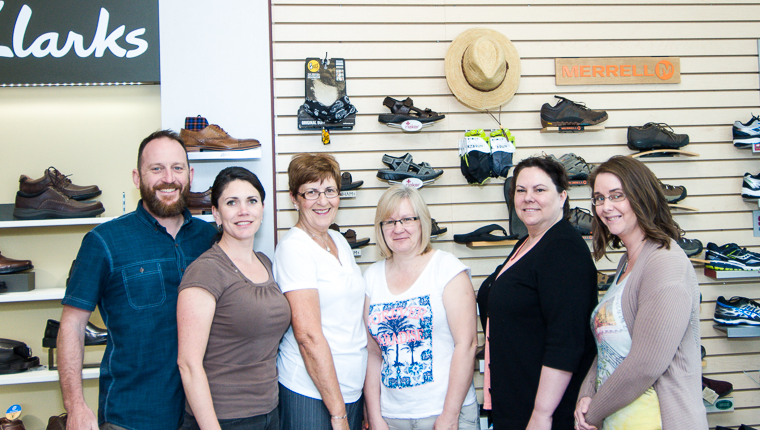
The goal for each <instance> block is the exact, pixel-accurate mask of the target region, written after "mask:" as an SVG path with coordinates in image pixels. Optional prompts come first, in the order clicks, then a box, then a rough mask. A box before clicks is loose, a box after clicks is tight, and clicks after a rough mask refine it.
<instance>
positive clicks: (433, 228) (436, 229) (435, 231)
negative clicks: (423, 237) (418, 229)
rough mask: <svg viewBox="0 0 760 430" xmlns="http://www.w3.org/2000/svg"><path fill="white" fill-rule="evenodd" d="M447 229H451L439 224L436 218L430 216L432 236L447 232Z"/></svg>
mask: <svg viewBox="0 0 760 430" xmlns="http://www.w3.org/2000/svg"><path fill="white" fill-rule="evenodd" d="M447 231H449V229H448V228H446V227H439V226H438V223H437V222H435V218H430V237H438V235H441V234H443V233H446V232H447Z"/></svg>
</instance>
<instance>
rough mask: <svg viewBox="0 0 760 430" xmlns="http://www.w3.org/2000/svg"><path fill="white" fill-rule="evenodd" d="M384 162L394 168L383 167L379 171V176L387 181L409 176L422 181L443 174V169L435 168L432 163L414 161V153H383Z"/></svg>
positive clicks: (399, 179) (430, 179)
mask: <svg viewBox="0 0 760 430" xmlns="http://www.w3.org/2000/svg"><path fill="white" fill-rule="evenodd" d="M383 163H385V164H386V165H387V166H388V167H390V168H391V169H393V170H387V169H381V170H378V171H377V177H378V178H380V179H384V180H386V181H403V180H404V179H407V178H417V179H419V180H421V181H432V180H433V179H435V178H437V177H439V176H441V175H443V170H436V169H433V167H432V166H430V164H428V163H425V162H422V163H420V164H416V163H414V162H412V154H410V153H408V152H407V153H406V154H405V155H404V156H403V157H393V156H390V155H387V154H386V155H383Z"/></svg>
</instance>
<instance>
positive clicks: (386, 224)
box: [380, 216, 420, 230]
mask: <svg viewBox="0 0 760 430" xmlns="http://www.w3.org/2000/svg"><path fill="white" fill-rule="evenodd" d="M418 219H420V217H418V216H410V217H407V218H401V219H392V220H388V221H380V227H381V228H384V229H386V230H392V229H394V228H396V223H399V224H401V226H402V227H403V226H405V225H409V224H411V223H413V222H414V221H417V220H418Z"/></svg>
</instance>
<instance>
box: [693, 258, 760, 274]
mask: <svg viewBox="0 0 760 430" xmlns="http://www.w3.org/2000/svg"><path fill="white" fill-rule="evenodd" d="M705 267H706V268H708V269H713V270H721V271H744V272H757V271H760V266H755V267H753V266H745V265H744V264H742V263H740V262H738V261H719V260H710V262H709V263H707V264H705Z"/></svg>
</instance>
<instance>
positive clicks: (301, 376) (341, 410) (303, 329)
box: [274, 154, 367, 430]
mask: <svg viewBox="0 0 760 430" xmlns="http://www.w3.org/2000/svg"><path fill="white" fill-rule="evenodd" d="M339 184H340V166H339V165H338V162H337V161H335V158H333V157H332V156H331V155H328V154H298V155H295V156H294V157H293V159H292V161H291V162H290V165H289V166H288V188H289V191H290V199H291V201H292V202H293V206H294V207H295V210H296V212H297V214H298V221H297V222H296V224H295V226H294V227H293V228H291V229H290V230H289V231H288V232H287V233H286V234H285V235H284V236H283V237H282V239H280V242H279V244H278V246H277V250H276V251H275V255H274V263H275V279H276V280H277V283H278V284H279V286H280V289H281V290H282V292H283V293H284V294H285V298H286V299H287V300H288V302H289V303H290V309H291V312H292V325H291V327H290V328H289V329H288V331H287V332H286V333H285V336H284V337H283V339H282V342H281V343H280V352H279V355H278V357H277V369H278V371H279V381H280V422H281V424H282V428H283V430H302V429H310V430H312V429H313V430H331V429H336V430H337V429H344V430H347V429H349V428H350V429H354V430H359V429H360V427H361V423H362V416H363V403H362V386H363V385H364V375H365V372H366V369H367V330H366V329H365V326H364V319H363V313H362V312H363V306H364V290H365V286H364V280H363V279H362V274H361V271H360V270H359V266H357V265H356V261H355V260H354V254H353V252H352V250H351V247H350V246H349V244H348V242H347V241H346V239H345V238H344V237H343V236H342V235H341V234H340V233H339V232H337V231H334V230H331V229H329V227H330V224H332V223H333V222H334V221H335V216H336V214H337V211H338V206H339V204H340V195H339V194H340V185H339Z"/></svg>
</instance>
